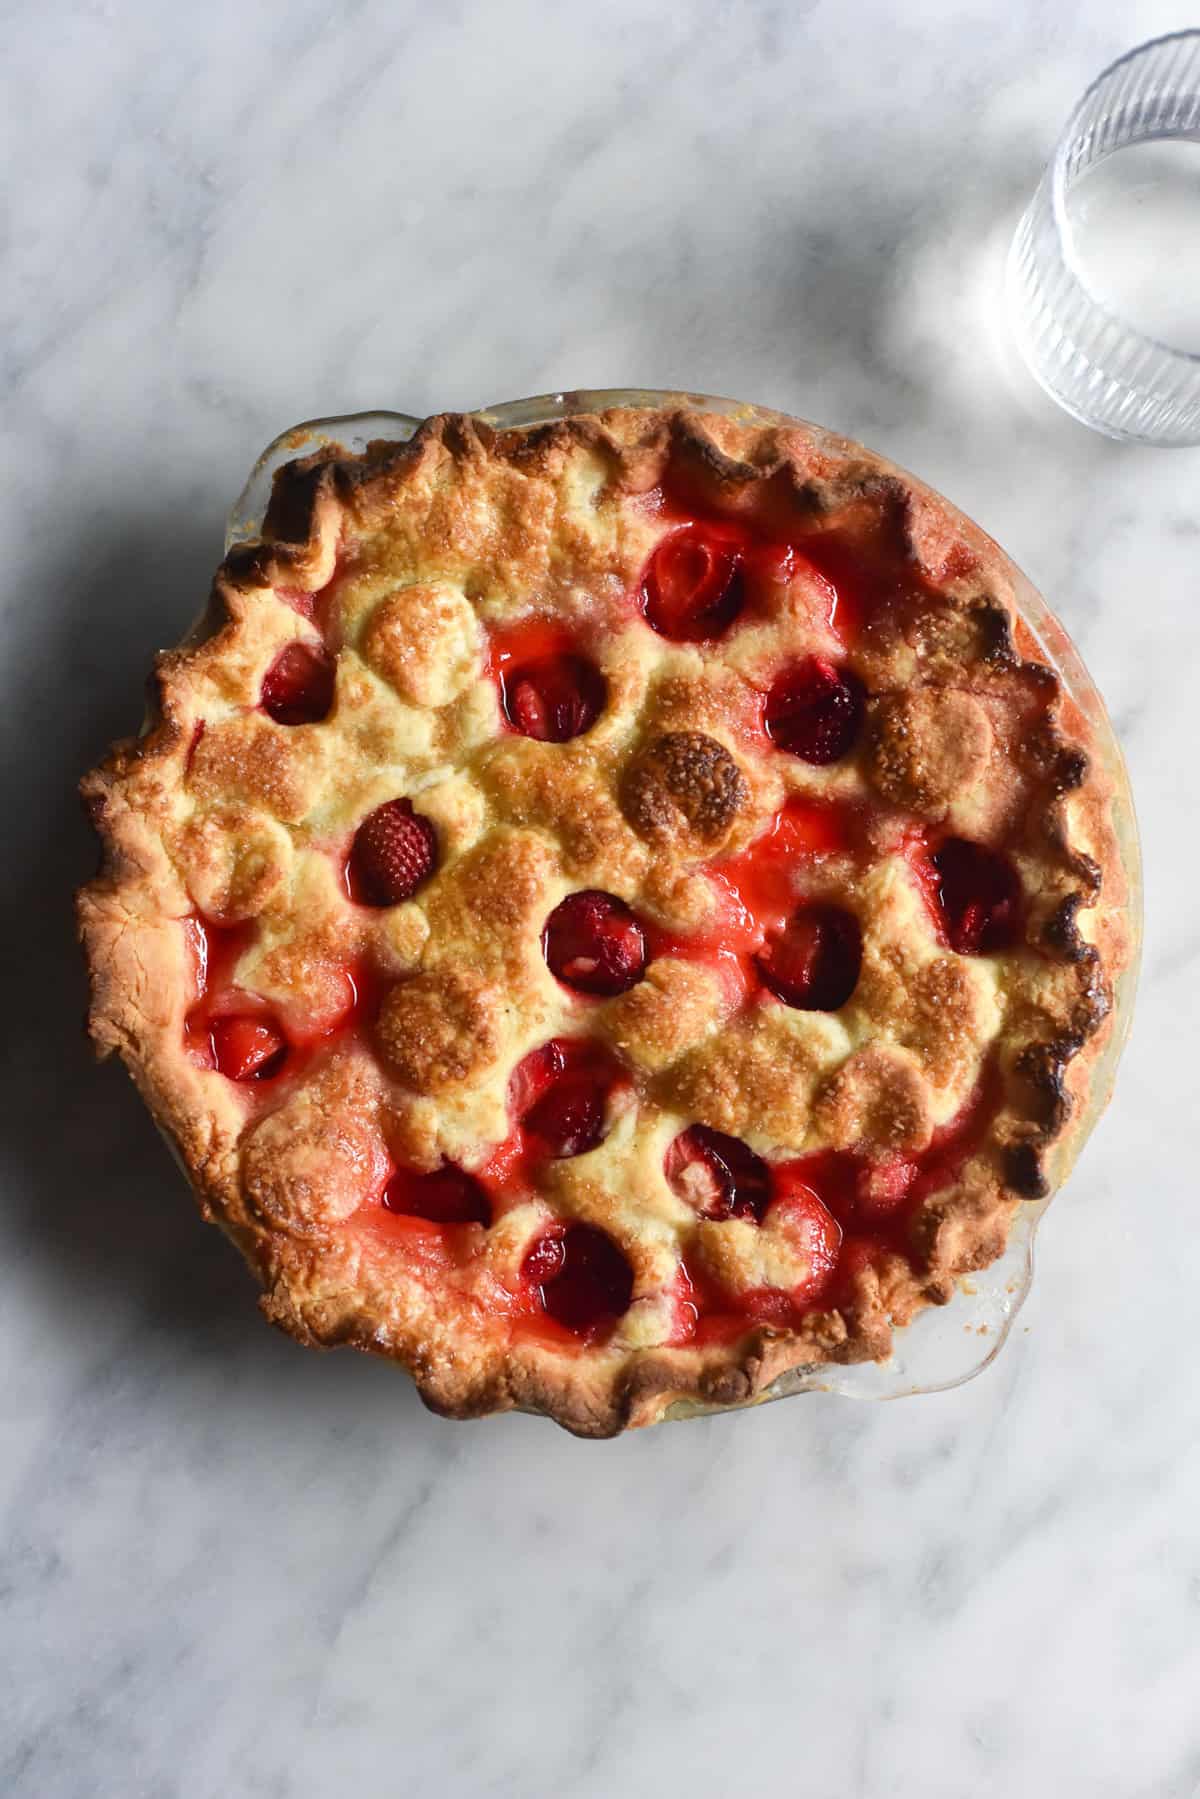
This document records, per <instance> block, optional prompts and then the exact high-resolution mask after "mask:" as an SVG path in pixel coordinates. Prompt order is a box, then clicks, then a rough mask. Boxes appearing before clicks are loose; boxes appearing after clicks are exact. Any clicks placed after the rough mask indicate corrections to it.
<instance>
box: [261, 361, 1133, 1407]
mask: <svg viewBox="0 0 1200 1799" xmlns="http://www.w3.org/2000/svg"><path fill="white" fill-rule="evenodd" d="M610 407H621V408H640V407H644V408H663V407H668V408H670V407H687V408H692V409H696V410H701V411H707V412H715V413H721V414H726V415H728V416H731V417H734V418H738V419H743V420H746V421H748V422H752V423H758V424H763V425H770V424H780V423H786V424H797V425H801V426H802V427H803V428H804V429H805V430H806V431H807V432H810V433H812V434H813V435H814V436H815V437H816V438H817V439H819V440H823V441H827V442H828V443H829V445H830V447H831V448H837V449H840V450H844V449H845V448H846V447H847V446H846V443H845V440H843V439H840V438H838V437H836V436H834V435H833V434H831V433H827V432H824V431H823V430H822V429H821V428H820V427H816V426H813V425H811V424H808V423H807V422H805V421H801V420H796V419H794V418H792V417H790V416H789V415H787V414H783V413H780V412H775V411H771V410H770V409H767V408H763V407H758V406H753V405H749V404H746V403H743V402H740V401H736V400H729V399H721V398H714V397H713V396H711V395H707V394H693V393H682V392H668V391H654V390H649V389H644V388H637V389H632V388H631V389H625V388H621V389H590V390H577V391H573V392H569V393H558V394H548V395H538V396H535V397H533V398H531V399H524V400H515V401H510V402H507V403H505V404H502V405H496V406H488V407H484V408H481V409H480V410H479V411H478V412H477V413H475V414H474V415H473V416H475V417H476V418H478V419H479V420H481V421H482V422H484V423H486V424H488V425H490V426H492V427H493V428H495V429H497V430H503V429H508V428H525V427H530V426H536V425H539V424H544V423H550V422H552V421H555V420H559V419H563V418H568V417H571V416H573V415H576V414H581V413H590V412H595V411H599V410H603V409H605V408H610ZM420 423H421V421H420V420H419V419H418V418H415V417H413V416H412V415H410V414H407V413H401V412H392V411H379V412H368V413H358V414H353V415H349V416H345V417H335V418H322V419H314V420H310V421H308V422H306V423H303V424H300V425H296V426H293V427H292V428H290V429H289V430H287V431H285V432H283V433H282V434H281V435H280V436H279V437H277V438H276V439H275V440H274V441H273V442H272V443H271V444H270V445H268V447H267V448H266V449H265V450H264V451H263V453H262V455H261V456H260V457H259V458H258V461H257V462H256V463H255V465H254V468H253V469H252V471H251V473H250V476H249V479H248V480H247V482H246V485H245V487H244V488H243V490H242V492H241V494H240V495H239V496H238V499H237V500H236V502H235V504H234V506H233V508H232V510H231V512H230V515H229V521H228V528H227V533H226V545H227V547H232V546H233V545H236V544H238V543H242V542H247V541H252V540H253V539H255V538H256V537H257V536H258V535H259V533H260V531H261V526H262V521H263V518H264V515H265V512H266V508H267V504H268V501H269V499H270V495H271V486H272V481H273V479H274V476H275V473H276V471H277V470H278V469H279V468H280V467H282V466H283V464H285V463H287V462H289V461H291V460H293V459H295V458H297V457H302V456H306V455H310V454H312V453H313V452H315V451H318V450H321V449H324V448H327V447H329V446H334V445H336V446H338V447H340V448H342V449H344V450H345V451H347V452H349V453H351V454H357V453H361V452H362V451H363V450H364V449H365V448H366V446H367V445H368V444H369V443H371V442H372V441H375V440H380V439H384V440H389V441H393V442H400V441H405V440H407V439H408V438H409V437H411V435H412V434H413V433H414V432H415V431H416V429H417V428H418V426H419V424H420ZM951 510H952V509H951ZM958 516H959V517H961V516H962V515H961V514H960V515H958ZM1009 567H1010V569H1011V564H1009ZM1011 572H1012V576H1013V580H1014V585H1015V589H1016V611H1017V615H1018V620H1019V627H1023V628H1024V630H1025V631H1026V632H1027V633H1028V636H1029V639H1030V640H1031V643H1030V645H1029V647H1030V648H1032V649H1034V650H1035V651H1036V652H1040V654H1041V656H1042V657H1044V658H1045V660H1046V661H1047V662H1049V663H1050V664H1051V665H1052V666H1053V667H1054V668H1055V669H1056V670H1057V671H1058V674H1059V675H1060V677H1061V680H1062V683H1063V687H1064V690H1065V691H1064V704H1065V707H1066V708H1067V709H1068V711H1069V710H1070V709H1071V708H1074V709H1076V710H1077V712H1078V713H1079V714H1080V715H1082V717H1083V718H1084V719H1086V721H1087V724H1088V727H1089V733H1090V737H1091V742H1092V745H1093V750H1094V753H1095V754H1096V755H1097V756H1098V757H1099V758H1100V759H1101V761H1102V762H1103V764H1104V767H1105V770H1106V772H1107V774H1108V776H1109V778H1110V782H1111V788H1112V795H1113V798H1112V812H1113V823H1114V827H1115V831H1116V835H1117V838H1118V842H1119V847H1120V854H1121V861H1122V865H1123V871H1124V875H1125V881H1126V891H1127V900H1126V906H1127V911H1128V922H1129V939H1130V945H1131V949H1130V954H1129V958H1128V962H1127V965H1126V966H1125V967H1124V969H1123V970H1122V972H1121V973H1120V974H1119V976H1118V977H1117V982H1116V990H1115V993H1114V1005H1113V1011H1112V1015H1111V1020H1110V1023H1109V1025H1108V1027H1107V1028H1108V1036H1107V1040H1106V1042H1105V1044H1104V1047H1103V1049H1102V1051H1101V1053H1100V1055H1099V1057H1098V1059H1097V1060H1096V1062H1095V1063H1094V1064H1093V1067H1092V1070H1091V1075H1090V1082H1089V1088H1088V1098H1087V1102H1086V1111H1085V1114H1084V1116H1083V1117H1082V1118H1081V1119H1080V1120H1079V1121H1078V1122H1077V1123H1073V1126H1072V1129H1071V1131H1070V1132H1069V1133H1066V1135H1065V1137H1064V1138H1061V1139H1060V1140H1059V1141H1058V1142H1057V1143H1056V1144H1055V1146H1054V1147H1053V1149H1052V1150H1051V1153H1050V1163H1049V1169H1048V1173H1049V1192H1048V1194H1047V1195H1046V1197H1045V1198H1042V1199H1039V1200H1033V1201H1025V1202H1024V1204H1023V1206H1022V1208H1021V1210H1020V1212H1019V1213H1018V1216H1017V1219H1016V1222H1015V1223H1014V1225H1013V1227H1012V1229H1011V1232H1010V1234H1009V1237H1008V1242H1007V1247H1006V1249H1005V1251H1004V1253H1003V1255H1002V1256H1000V1257H999V1259H997V1260H996V1261H995V1262H993V1263H992V1264H991V1265H990V1266H989V1267H988V1268H986V1269H984V1270H982V1271H980V1272H978V1273H975V1274H972V1275H971V1276H969V1277H967V1278H964V1279H963V1281H962V1282H961V1283H960V1287H959V1291H958V1293H957V1294H956V1296H955V1299H954V1301H953V1303H952V1304H950V1305H948V1306H941V1307H938V1306H930V1307H928V1308H926V1309H925V1310H924V1311H923V1312H922V1313H920V1315H919V1316H918V1317H917V1318H916V1319H915V1320H914V1322H912V1323H911V1324H909V1325H908V1326H907V1327H905V1328H904V1329H903V1330H900V1331H898V1332H897V1334H896V1341H895V1349H894V1353H893V1354H892V1355H891V1357H890V1358H889V1359H888V1360H887V1361H886V1362H856V1363H852V1364H849V1365H846V1366H841V1365H831V1364H828V1363H826V1364H823V1365H821V1366H818V1367H807V1368H806V1367H801V1368H796V1369H791V1370H789V1371H788V1372H787V1373H785V1374H783V1375H782V1376H780V1378H779V1379H778V1380H776V1381H775V1382H773V1383H772V1384H771V1385H770V1386H769V1387H767V1388H766V1389H765V1390H764V1391H763V1392H762V1393H761V1394H760V1395H759V1397H758V1398H757V1399H756V1400H754V1401H752V1402H749V1403H761V1401H762V1400H764V1399H775V1398H782V1397H784V1396H786V1395H787V1394H790V1393H801V1392H834V1393H840V1394H844V1395H847V1396H849V1397H854V1398H863V1399H891V1398H899V1397H902V1396H905V1395H909V1394H915V1393H922V1392H936V1391H939V1390H942V1389H945V1388H948V1387H953V1386H957V1385H959V1384H960V1383H961V1382H963V1381H965V1380H968V1379H969V1378H970V1377H971V1376H972V1375H974V1374H977V1373H979V1372H980V1370H981V1369H983V1368H984V1367H986V1366H987V1364H988V1363H989V1362H990V1361H991V1360H992V1358H993V1357H994V1356H995V1355H996V1354H997V1352H998V1351H999V1349H1000V1348H1001V1346H1002V1344H1003V1343H1004V1340H1005V1338H1006V1336H1007V1334H1008V1331H1009V1330H1010V1328H1011V1326H1012V1322H1013V1320H1014V1318H1015V1317H1016V1315H1017V1313H1018V1312H1019V1310H1020V1308H1021V1305H1022V1304H1023V1302H1024V1300H1025V1297H1026V1295H1027V1293H1028V1292H1029V1288H1030V1285H1031V1281H1032V1276H1033V1260H1034V1242H1035V1238H1036V1233H1037V1227H1038V1224H1039V1223H1040V1221H1041V1218H1042V1215H1043V1214H1044V1212H1045V1210H1046V1208H1047V1206H1048V1205H1049V1203H1050V1199H1051V1198H1052V1197H1053V1195H1054V1194H1055V1193H1056V1192H1057V1191H1058V1190H1059V1189H1061V1187H1062V1185H1063V1183H1064V1182H1065V1180H1066V1179H1067V1177H1068V1175H1069V1174H1070V1172H1071V1167H1072V1164H1073V1162H1074V1160H1075V1157H1076V1156H1077V1155H1078V1153H1079V1151H1080V1149H1081V1148H1082V1146H1083V1144H1084V1142H1085V1141H1086V1139H1087V1137H1088V1136H1089V1134H1090V1132H1091V1130H1092V1128H1093V1126H1094V1125H1095V1123H1096V1121H1097V1119H1098V1118H1099V1116H1100V1114H1101V1113H1102V1111H1103V1110H1104V1107H1105V1106H1106V1104H1107V1102H1108V1100H1109V1098H1110V1096H1111V1093H1112V1089H1113V1085H1114V1081H1115V1077H1116V1069H1117V1063H1118V1060H1119V1058H1120V1054H1121V1050H1122V1048H1123V1045H1124V1042H1125V1039H1126V1036H1127V1034H1128V1028H1129V1022H1130V1016H1131V1012H1132V1005H1133V997H1134V991H1135V987H1136V982H1137V971H1138V958H1139V951H1140V942H1141V904H1142V891H1141V871H1140V855H1139V846H1138V836H1137V826H1136V820H1135V817H1134V810H1133V803H1132V798H1131V795H1130V790H1129V782H1128V777H1127V775H1126V771H1125V767H1124V762H1123V759H1122V756H1121V751H1120V748H1119V745H1118V743H1117V741H1116V737H1115V735H1114V733H1113V731H1112V727H1111V725H1110V723H1109V721H1108V718H1107V714H1106V712H1105V709H1104V704H1103V701H1102V700H1101V698H1100V695H1099V693H1098V692H1097V690H1096V688H1095V685H1094V684H1093V682H1092V680H1091V678H1090V676H1089V675H1088V673H1087V671H1086V669H1085V668H1084V665H1083V662H1082V660H1081V659H1080V656H1079V654H1078V652H1077V650H1076V649H1075V647H1074V645H1073V644H1072V642H1071V640H1070V638H1069V637H1068V635H1067V633H1066V631H1065V630H1064V629H1063V627H1062V625H1061V624H1060V623H1059V622H1058V620H1057V619H1056V618H1055V617H1054V615H1053V614H1052V612H1051V611H1050V609H1049V608H1048V607H1047V605H1046V603H1045V602H1044V600H1043V599H1042V598H1041V596H1040V595H1039V594H1038V593H1037V591H1036V590H1035V589H1034V587H1033V586H1032V585H1031V584H1030V582H1029V581H1027V580H1026V579H1025V578H1024V576H1022V575H1021V574H1020V572H1019V571H1018V570H1016V569H1012V571H1011ZM726 1409H728V1406H726V1405H722V1406H720V1407H710V1406H707V1405H705V1404H702V1403H699V1402H696V1401H691V1400H688V1401H678V1402H676V1403H675V1404H673V1405H672V1406H671V1407H670V1409H669V1411H668V1412H667V1413H666V1414H665V1415H666V1416H667V1417H671V1418H682V1417H688V1416H695V1415H697V1414H700V1413H703V1412H705V1411H709V1410H726Z"/></svg>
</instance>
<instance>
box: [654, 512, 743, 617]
mask: <svg viewBox="0 0 1200 1799" xmlns="http://www.w3.org/2000/svg"><path fill="white" fill-rule="evenodd" d="M744 602H745V586H744V582H743V578H742V562H741V556H740V554H739V552H738V550H737V549H736V548H735V547H734V546H733V545H732V544H730V543H726V542H722V541H720V540H719V539H717V538H714V537H712V536H710V535H709V534H708V533H707V532H705V531H704V530H703V529H702V528H701V527H699V526H695V525H687V526H684V527H683V529H682V530H679V531H672V533H671V535H670V536H669V537H664V538H663V540H662V542H661V543H660V544H659V545H658V548H657V549H656V550H655V552H654V554H653V556H651V558H650V565H649V567H648V568H647V570H646V576H645V579H644V581H643V583H642V611H643V614H644V615H645V619H646V623H647V624H648V625H649V626H650V627H651V629H652V630H655V631H657V632H658V634H659V636H660V637H670V638H671V639H673V640H674V641H675V642H676V643H712V642H713V641H714V640H715V639H716V638H718V637H721V636H723V635H724V634H725V632H726V631H727V630H728V629H729V627H730V625H731V624H732V623H733V621H734V619H735V618H736V617H737V615H738V613H739V612H740V611H741V610H742V606H743V604H744Z"/></svg>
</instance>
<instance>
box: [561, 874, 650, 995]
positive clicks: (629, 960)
mask: <svg viewBox="0 0 1200 1799" xmlns="http://www.w3.org/2000/svg"><path fill="white" fill-rule="evenodd" d="M542 953H543V954H544V956H545V958H546V963H547V966H548V967H549V969H550V972H551V974H553V975H554V976H555V977H556V978H557V979H558V980H560V981H561V982H562V983H563V985H564V986H565V987H571V988H573V989H574V991H575V992H576V993H593V994H604V995H610V994H614V993H624V992H626V991H627V989H628V988H630V987H632V986H634V985H635V983H636V982H638V981H640V980H641V978H642V976H643V974H644V973H645V971H646V938H645V933H644V932H643V930H642V927H641V925H640V924H639V923H638V920H637V918H636V917H635V916H634V914H633V912H631V911H630V909H629V907H628V906H627V905H626V904H625V902H624V900H619V899H617V898H616V896H615V895H614V894H611V893H601V892H599V891H598V890H596V889H592V888H589V889H587V890H586V891H584V892H582V893H569V894H568V895H567V897H566V899H565V900H562V901H561V902H560V904H559V905H557V906H555V908H554V910H553V912H551V914H550V916H549V918H548V919H547V920H546V924H545V928H544V930H543V931H542Z"/></svg>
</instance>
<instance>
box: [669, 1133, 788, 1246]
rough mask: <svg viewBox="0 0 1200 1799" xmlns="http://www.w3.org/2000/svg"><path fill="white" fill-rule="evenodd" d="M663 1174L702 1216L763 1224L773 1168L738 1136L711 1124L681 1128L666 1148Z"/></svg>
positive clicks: (675, 1190) (674, 1189) (674, 1190)
mask: <svg viewBox="0 0 1200 1799" xmlns="http://www.w3.org/2000/svg"><path fill="white" fill-rule="evenodd" d="M664 1172H665V1174H666V1177H667V1180H668V1182H669V1183H670V1185H671V1188H672V1191H673V1192H675V1193H677V1194H678V1195H679V1197H680V1199H685V1200H686V1201H687V1203H688V1204H689V1205H690V1206H694V1207H695V1209H696V1211H697V1212H698V1213H699V1214H700V1216H701V1217H702V1218H747V1219H753V1220H754V1222H755V1223H756V1224H761V1223H762V1218H763V1214H764V1212H765V1211H766V1209H767V1207H768V1206H769V1205H770V1203H771V1171H770V1169H769V1168H768V1167H767V1164H766V1163H765V1162H764V1161H763V1159H762V1157H761V1156H756V1155H755V1153H754V1151H753V1150H752V1149H751V1148H750V1146H749V1144H748V1143H743V1142H742V1140H741V1138H740V1137H729V1136H727V1135H726V1134H725V1132H724V1131H715V1130H713V1129H712V1127H711V1126H710V1125H707V1124H693V1125H691V1126H690V1127H689V1128H688V1129H687V1130H686V1131H681V1132H680V1133H679V1135H678V1137H676V1139H675V1141H674V1142H673V1143H672V1144H671V1147H670V1148H669V1149H668V1151H667V1155H666V1161H665V1163H664Z"/></svg>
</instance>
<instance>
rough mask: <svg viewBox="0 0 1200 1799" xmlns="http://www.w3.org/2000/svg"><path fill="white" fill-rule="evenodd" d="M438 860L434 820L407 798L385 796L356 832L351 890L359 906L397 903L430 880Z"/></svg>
mask: <svg viewBox="0 0 1200 1799" xmlns="http://www.w3.org/2000/svg"><path fill="white" fill-rule="evenodd" d="M437 859H438V841H437V832H436V831H435V830H434V828H433V824H432V822H431V821H430V820H429V819H428V818H426V817H425V816H424V814H423V813H420V812H414V811H413V808H412V801H411V800H388V802H387V804H386V805H383V806H377V807H376V808H375V810H374V812H369V813H368V814H367V816H366V818H364V819H363V821H362V823H361V824H360V825H359V827H358V830H357V831H356V832H355V834H354V843H353V846H352V848H351V851H350V890H351V893H352V894H353V896H354V898H355V899H356V900H357V901H358V903H359V904H360V905H362V906H398V905H399V904H400V902H401V901H402V900H406V899H411V898H412V896H413V894H414V893H415V892H416V891H417V889H418V887H421V886H423V885H424V883H425V882H426V881H427V880H428V879H429V877H430V875H431V874H432V873H433V871H434V869H435V868H436V867H437Z"/></svg>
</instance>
